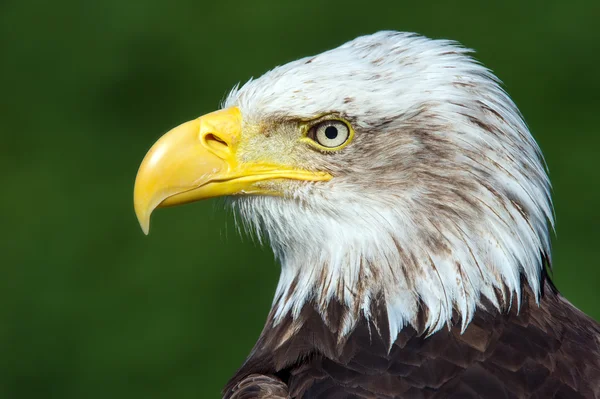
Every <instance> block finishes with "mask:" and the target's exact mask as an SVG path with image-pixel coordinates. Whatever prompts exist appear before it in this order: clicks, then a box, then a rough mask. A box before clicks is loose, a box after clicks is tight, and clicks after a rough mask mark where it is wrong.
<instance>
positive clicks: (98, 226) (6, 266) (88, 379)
mask: <svg viewBox="0 0 600 399" xmlns="http://www.w3.org/2000/svg"><path fill="white" fill-rule="evenodd" d="M599 16H600V2H598V1H597V0H592V1H589V2H583V1H570V2H567V1H560V2H559V1H548V0H546V1H529V2H522V1H511V2H509V1H503V2H500V1H498V2H486V1H480V0H478V1H462V2H454V1H443V2H442V1H438V2H431V1H429V2H419V1H411V2H399V1H377V0H372V1H358V2H349V1H347V0H345V1H331V2H318V1H297V2H287V3H284V2H279V1H250V0H248V1H239V2H233V1H222V2H217V1H213V2H211V3H202V2H199V1H183V2H178V3H174V2H161V1H146V2H137V1H121V0H103V1H97V2H92V1H74V0H63V1H61V2H42V1H14V0H13V1H11V0H4V1H1V2H0V85H1V86H0V87H1V90H2V95H1V96H0V101H1V104H0V105H1V107H0V110H1V111H0V112H1V115H0V116H1V122H0V129H1V130H0V131H1V132H2V136H1V139H2V142H1V145H0V153H1V156H0V171H1V172H0V173H1V187H2V188H1V190H2V195H1V197H0V201H1V207H0V209H1V211H0V212H1V221H2V222H1V227H2V228H1V230H0V231H1V233H0V234H2V237H0V260H1V269H0V270H1V272H2V275H1V278H0V398H65V399H70V398H217V397H220V396H219V390H220V389H221V387H222V386H223V385H224V384H225V382H226V380H227V379H228V377H229V376H230V375H231V374H232V373H233V372H234V371H235V369H236V368H237V367H238V366H239V365H240V364H241V363H242V361H243V360H244V358H245V356H246V355H247V353H248V352H249V350H250V348H251V347H252V345H253V343H254V341H255V339H256V338H257V336H258V334H259V332H260V330H261V327H262V324H263V321H264V319H265V316H266V314H267V312H268V309H269V306H270V302H271V298H272V294H273V291H274V288H275V284H276V281H277V278H278V274H279V271H278V266H277V265H276V264H275V262H274V261H273V259H272V256H271V254H270V252H269V250H268V249H260V248H258V247H256V246H255V245H254V244H253V243H252V242H251V241H250V240H244V239H242V238H240V237H238V235H237V234H236V232H235V228H234V226H233V223H232V218H231V215H227V214H226V212H225V211H223V209H222V202H219V201H218V200H215V201H207V202H203V203H197V204H194V205H189V206H185V207H180V208H174V209H171V210H169V211H159V212H157V213H156V215H155V216H154V219H153V226H152V233H151V235H150V236H149V237H145V236H144V235H143V234H142V232H141V231H140V229H139V226H138V224H137V221H136V219H135V217H134V213H133V209H132V208H133V206H132V191H133V181H134V178H135V174H136V171H137V167H138V165H139V163H140V161H141V160H142V158H143V156H144V154H145V152H146V151H147V149H148V148H149V147H150V145H151V144H152V143H153V142H154V141H155V139H157V138H158V137H159V136H160V135H161V134H162V133H164V132H165V131H167V130H168V129H170V128H171V127H174V126H175V125H177V124H179V123H181V122H183V121H187V120H189V119H192V118H195V117H197V116H199V115H201V114H204V113H206V112H209V111H212V110H214V109H216V108H217V107H218V105H219V103H220V101H221V100H222V99H223V97H224V96H225V94H226V93H227V91H228V90H229V89H230V87H231V86H233V85H234V84H235V83H236V82H238V81H245V80H247V79H248V78H250V77H251V76H260V75H261V74H262V73H264V72H265V71H267V70H268V69H270V68H272V67H273V66H275V65H278V64H282V63H285V62H287V61H291V60H294V59H296V58H299V57H302V56H306V55H310V54H315V53H319V52H321V51H323V50H326V49H329V48H332V47H335V46H337V45H339V44H342V43H343V42H345V41H347V40H350V39H352V38H354V37H355V36H358V35H360V34H366V33H371V32H374V31H377V30H381V29H395V30H405V31H416V32H420V33H422V34H425V35H427V36H431V37H436V38H452V39H456V40H459V41H461V42H462V43H464V44H465V45H466V46H469V47H471V48H474V49H476V50H477V57H478V58H479V59H480V60H481V61H483V62H484V63H485V64H486V65H488V66H489V67H490V68H492V69H493V70H494V71H495V72H496V74H497V75H498V76H499V77H500V78H501V79H502V80H503V81H504V82H505V84H506V88H507V90H508V92H509V93H510V94H511V95H512V97H513V98H514V100H515V102H516V103H517V105H518V106H519V107H520V109H521V111H522V112H523V114H524V115H525V118H526V120H527V122H528V124H529V125H530V127H531V130H532V132H533V134H534V136H535V137H536V139H537V140H538V141H539V143H540V145H541V147H542V149H543V151H544V153H545V155H546V159H547V161H548V164H549V167H550V173H551V179H552V181H553V184H554V199H555V205H556V213H557V221H558V223H557V233H558V238H557V239H556V240H555V247H554V261H555V262H554V266H555V280H556V283H557V285H558V287H559V288H560V289H561V290H562V292H563V293H564V295H565V296H566V297H567V298H569V299H570V300H571V301H572V302H573V303H574V304H575V305H577V306H578V307H580V308H581V309H583V310H584V311H585V312H586V313H588V314H590V315H591V316H593V317H595V318H596V319H599V318H600V293H599V291H598V284H599V283H600V264H599V261H598V259H599V256H598V255H599V254H600V250H599V244H598V240H599V239H600V229H599V228H598V226H599V225H600V212H599V206H598V205H600V184H599V178H598V165H599V162H600V160H599V158H600V135H599V133H600V128H599V127H598V120H599V111H598V110H599V109H600V96H599V95H598V93H599V92H600V77H599V76H600V74H599V73H598V70H599V65H600V51H599V50H600V29H599V27H598V17H599Z"/></svg>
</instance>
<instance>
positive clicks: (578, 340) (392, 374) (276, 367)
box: [225, 282, 600, 399]
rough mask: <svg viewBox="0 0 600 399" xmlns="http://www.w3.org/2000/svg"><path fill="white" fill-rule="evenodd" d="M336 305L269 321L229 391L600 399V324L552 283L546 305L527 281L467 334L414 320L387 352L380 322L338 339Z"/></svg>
mask: <svg viewBox="0 0 600 399" xmlns="http://www.w3.org/2000/svg"><path fill="white" fill-rule="evenodd" d="M375 307H377V305H375ZM336 308H339V306H331V307H330V312H329V315H330V320H329V321H327V322H325V321H324V320H323V318H322V317H321V316H320V315H319V313H318V312H317V311H315V310H314V309H311V308H310V307H308V306H307V307H306V308H305V309H304V311H303V312H302V314H301V315H300V317H299V318H298V319H297V321H292V320H291V318H289V319H286V320H284V321H283V322H281V323H279V324H278V325H277V326H275V327H273V326H272V325H271V322H272V321H271V320H269V321H268V322H267V327H266V328H265V330H264V331H263V333H262V334H261V337H260V338H259V340H258V342H257V344H256V346H255V348H254V349H253V351H252V353H251V354H250V356H249V358H248V360H247V361H246V363H245V364H244V365H243V366H242V368H241V369H240V370H239V371H238V373H237V374H236V375H235V376H234V377H233V378H232V380H231V381H230V382H229V384H228V386H227V387H226V388H225V398H229V399H241V398H244V399H246V398H334V399H336V398H337V399H346V398H361V399H362V398H385V399H388V398H389V399H391V398H503V399H509V398H510V399H513V398H514V399H517V398H518V399H521V398H539V399H551V398H555V399H559V398H560V399H576V398H585V399H588V398H600V325H598V324H597V323H596V322H595V321H593V320H592V319H590V318H589V317H587V316H586V315H585V314H583V313H582V312H580V311H579V310H577V309H576V308H575V307H574V306H573V305H571V304H570V303H569V302H568V301H567V300H565V299H564V298H563V297H562V296H561V295H560V294H559V293H558V292H557V291H556V290H555V289H554V288H553V287H552V286H551V283H550V282H546V283H545V292H544V294H543V295H542V297H541V300H540V303H539V306H538V304H537V303H536V302H535V297H534V295H533V294H532V293H531V292H530V291H529V290H528V289H525V291H524V293H523V300H522V304H521V308H520V310H519V311H517V303H516V300H515V301H514V302H513V304H512V306H511V309H510V311H508V312H507V313H506V314H500V313H498V312H497V311H496V310H494V308H493V307H491V306H490V307H489V309H480V310H478V311H477V312H476V314H475V317H474V319H473V321H472V322H471V323H470V324H469V327H468V328H467V329H466V331H465V332H464V333H461V331H460V325H459V323H457V325H455V326H453V327H452V328H450V329H447V328H444V329H442V330H441V331H438V332H436V333H435V334H433V335H431V336H429V337H426V336H424V335H423V334H419V333H418V332H417V331H415V330H414V329H412V328H410V327H407V328H405V329H404V330H403V331H402V332H401V334H400V335H399V336H398V338H397V339H396V341H395V342H394V344H393V345H391V350H389V351H388V347H389V344H388V341H389V339H388V338H386V337H385V336H384V335H382V334H381V333H380V332H383V331H386V328H383V327H385V326H383V325H381V324H380V325H379V326H377V325H376V324H375V323H373V322H372V321H371V322H367V321H366V320H364V321H363V322H361V323H359V324H358V325H357V327H356V328H355V329H354V331H353V332H352V333H351V334H349V335H348V336H347V337H346V338H345V339H343V340H339V339H338V334H337V331H336V328H335V327H332V326H335V325H336V322H337V323H339V320H336V315H341V314H343V312H340V311H339V310H340V309H336ZM379 308H381V307H379ZM374 310H376V309H374ZM372 320H379V323H382V322H383V320H385V314H382V313H379V314H378V315H377V317H375V318H372ZM298 321H301V322H300V323H298ZM284 337H287V338H284Z"/></svg>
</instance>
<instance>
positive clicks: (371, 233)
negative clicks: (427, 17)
mask: <svg viewBox="0 0 600 399" xmlns="http://www.w3.org/2000/svg"><path fill="white" fill-rule="evenodd" d="M470 53H471V51H470V50H468V49H465V48H464V47H461V46H460V45H458V44H457V43H455V42H452V41H447V40H432V39H428V38H425V37H422V36H419V35H416V34H408V33H399V32H389V31H386V32H379V33H375V34H373V35H369V36H363V37H359V38H357V39H355V40H352V41H350V42H348V43H346V44H344V45H342V46H340V47H338V48H335V49H333V50H330V51H326V52H324V53H322V54H319V55H316V56H312V57H307V58H303V59H300V60H297V61H294V62H290V63H289V64H286V65H283V66H279V67H277V68H275V69H273V70H271V71H270V72H267V73H266V74H264V75H263V76H262V77H260V78H258V79H255V80H251V81H249V82H247V83H246V84H244V85H243V86H242V87H235V88H234V89H233V90H232V91H231V93H230V94H229V96H228V97H227V99H226V100H225V102H224V104H223V106H222V109H221V110H219V111H216V112H213V113H210V114H207V115H204V116H202V117H200V118H197V119H194V120H192V121H190V122H187V123H184V124H182V125H180V126H178V127H176V128H175V129H173V130H171V131H170V132H168V133H167V134H165V135H164V136H163V137H162V138H160V139H159V140H158V142H157V143H156V144H155V145H154V146H153V147H152V148H151V150H150V151H149V153H148V154H147V155H146V157H145V159H144V160H143V162H142V164H141V166H140V169H139V172H138V175H137V178H136V183H135V189H134V206H135V211H136V214H137V217H138V219H139V221H140V224H141V226H142V229H143V230H144V232H146V233H147V232H148V229H149V222H150V215H151V213H152V211H153V210H154V209H156V208H158V207H166V206H172V205H177V204H183V203H187V202H192V201H197V200H200V199H205V198H211V197H217V196H227V197H228V202H229V204H231V206H232V207H233V208H234V209H235V210H236V213H237V215H239V220H240V223H241V224H242V225H243V226H244V227H245V228H247V229H248V230H250V231H253V232H254V233H256V234H257V235H258V236H260V237H264V238H265V239H266V240H268V242H269V244H270V246H271V247H272V249H273V251H274V253H275V255H276V257H277V259H278V260H279V262H280V263H281V276H280V280H279V284H278V286H277V289H276V292H275V297H274V300H273V305H272V308H271V311H270V313H269V315H268V318H267V321H266V324H265V327H264V330H263V331H262V333H261V335H260V337H259V338H258V341H257V343H256V345H255V347H254V348H253V349H252V351H251V353H250V355H249V356H248V358H247V360H246V361H245V363H244V364H243V365H242V366H241V368H240V369H239V371H238V372H237V373H236V374H235V376H234V377H233V378H232V379H231V380H230V381H229V383H228V384H227V386H226V387H225V389H224V392H223V395H224V397H225V398H230V399H234V398H235V399H241V398H244V399H248V398H340V399H341V398H365V399H366V398H541V399H548V398H570V399H572V398H600V326H599V325H598V324H597V323H596V322H595V321H593V320H592V319H590V318H589V317H587V316H586V315H584V314H583V313H582V312H580V311H579V310H578V309H576V308H575V307H574V306H573V305H571V304H570V303H569V302H568V301H567V300H566V299H564V298H563V297H562V296H561V295H560V294H559V292H558V291H557V289H556V287H555V286H554V285H553V284H552V282H551V280H550V279H549V276H548V270H549V267H550V232H549V231H550V230H552V228H553V223H554V222H553V209H552V202H551V196H550V183H549V180H548V177H547V174H546V168H545V165H544V161H543V158H542V155H541V152H540V149H539V147H538V145H537V144H536V142H535V141H534V139H533V137H532V136H531V134H530V133H529V130H528V128H527V126H526V124H525V122H524V121H523V119H522V117H521V115H520V113H519V111H518V109H517V107H516V106H515V104H514V103H513V102H512V100H511V99H510V98H509V96H508V95H507V94H506V92H505V91H504V90H503V89H502V88H501V85H500V83H499V81H498V79H497V78H496V77H495V76H494V75H493V74H492V72H490V70H488V69H486V68H485V67H484V66H482V65H481V64H480V63H478V62H477V61H475V60H473V58H471V56H470Z"/></svg>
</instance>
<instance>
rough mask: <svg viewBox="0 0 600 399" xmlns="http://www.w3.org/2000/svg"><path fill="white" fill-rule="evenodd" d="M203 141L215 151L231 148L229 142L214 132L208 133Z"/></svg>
mask: <svg viewBox="0 0 600 399" xmlns="http://www.w3.org/2000/svg"><path fill="white" fill-rule="evenodd" d="M203 141H204V143H205V145H206V146H207V147H208V148H210V149H212V150H214V151H227V150H228V149H229V144H227V142H226V141H225V140H223V139H222V138H220V137H219V136H217V135H215V134H213V133H208V134H206V135H205V136H204V138H203Z"/></svg>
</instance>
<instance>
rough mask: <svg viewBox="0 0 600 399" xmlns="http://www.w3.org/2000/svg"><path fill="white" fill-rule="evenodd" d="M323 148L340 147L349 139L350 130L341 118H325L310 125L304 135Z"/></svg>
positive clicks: (332, 148)
mask: <svg viewBox="0 0 600 399" xmlns="http://www.w3.org/2000/svg"><path fill="white" fill-rule="evenodd" d="M306 136H307V137H308V138H310V139H311V140H313V141H314V142H315V143H316V144H317V145H318V146H319V147H321V148H322V149H325V150H336V149H340V148H342V147H343V146H344V144H346V143H347V142H349V141H350V138H351V136H352V130H351V129H350V126H349V125H348V124H347V123H346V122H344V121H341V120H335V119H334V120H326V121H323V122H319V123H316V124H315V125H313V126H311V127H310V129H309V130H308V133H307V135H306Z"/></svg>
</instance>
